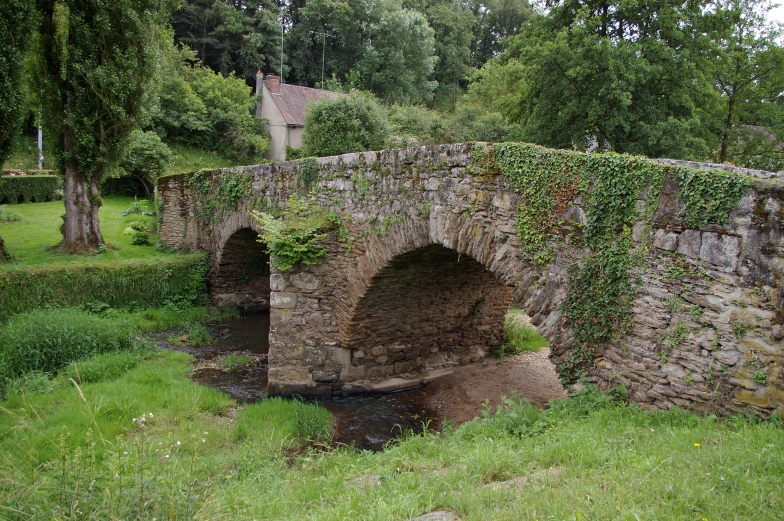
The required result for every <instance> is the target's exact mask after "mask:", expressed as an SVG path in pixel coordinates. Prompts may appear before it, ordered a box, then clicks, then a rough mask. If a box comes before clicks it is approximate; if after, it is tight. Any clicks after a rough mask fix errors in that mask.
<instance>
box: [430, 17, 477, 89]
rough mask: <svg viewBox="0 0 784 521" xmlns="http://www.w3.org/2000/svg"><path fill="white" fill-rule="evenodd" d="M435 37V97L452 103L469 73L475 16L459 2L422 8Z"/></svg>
mask: <svg viewBox="0 0 784 521" xmlns="http://www.w3.org/2000/svg"><path fill="white" fill-rule="evenodd" d="M425 13H426V14H427V19H428V23H429V24H430V27H432V28H433V31H434V36H435V54H436V56H437V57H438V61H437V62H436V65H435V79H436V81H437V82H438V89H437V91H436V98H445V99H448V100H449V101H451V102H452V103H454V102H455V101H457V97H458V96H459V95H460V94H461V93H462V92H463V88H464V86H465V83H466V80H467V78H468V76H469V75H470V73H471V44H472V43H473V39H474V27H475V26H476V17H475V16H474V14H473V13H472V12H471V11H469V10H468V9H466V8H464V7H463V6H462V5H460V4H458V3H456V2H453V3H449V4H447V3H436V4H434V5H431V6H430V7H428V8H427V10H426V11H425Z"/></svg>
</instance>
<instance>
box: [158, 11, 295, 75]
mask: <svg viewBox="0 0 784 521" xmlns="http://www.w3.org/2000/svg"><path fill="white" fill-rule="evenodd" d="M278 10H279V9H278V6H277V5H276V4H275V2H273V1H272V0H261V1H253V0H182V5H181V7H180V8H179V9H177V10H176V11H175V12H174V13H173V14H172V18H171V19H172V26H173V27H174V38H175V41H176V42H177V43H183V44H185V45H187V46H189V47H190V48H192V49H193V50H195V51H196V53H197V55H198V57H199V60H200V61H201V64H202V66H206V67H209V68H210V69H212V70H214V71H217V72H220V73H221V74H223V75H224V76H228V75H229V74H231V73H232V72H234V73H235V74H236V75H237V76H238V77H240V78H243V79H244V80H245V82H246V83H247V84H248V85H250V86H252V85H254V82H255V81H256V71H257V70H264V69H266V68H268V67H269V66H270V65H272V64H274V63H275V62H276V60H275V57H276V56H277V55H278V53H279V51H280V25H279V24H278V18H277V16H278Z"/></svg>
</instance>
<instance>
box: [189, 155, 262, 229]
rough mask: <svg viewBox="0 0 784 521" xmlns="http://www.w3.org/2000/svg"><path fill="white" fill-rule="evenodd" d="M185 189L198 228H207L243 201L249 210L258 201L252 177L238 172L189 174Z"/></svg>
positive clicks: (221, 171)
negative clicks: (191, 204)
mask: <svg viewBox="0 0 784 521" xmlns="http://www.w3.org/2000/svg"><path fill="white" fill-rule="evenodd" d="M188 186H189V187H190V189H191V197H192V198H193V200H194V203H195V204H194V205H193V208H194V212H195V214H196V219H197V220H198V221H199V224H200V225H201V226H207V227H211V226H212V224H213V223H215V222H217V221H219V220H220V219H221V218H223V217H224V216H225V215H226V213H227V212H230V211H232V210H236V209H237V208H238V206H239V205H240V202H241V201H243V200H244V201H245V202H246V204H247V205H248V206H249V207H256V206H257V203H259V202H260V200H259V198H258V196H257V195H256V191H255V190H254V189H253V177H252V176H250V175H248V174H247V173H245V172H242V171H236V170H230V169H227V168H223V169H220V170H199V171H198V172H195V173H194V174H191V175H190V177H189V178H188Z"/></svg>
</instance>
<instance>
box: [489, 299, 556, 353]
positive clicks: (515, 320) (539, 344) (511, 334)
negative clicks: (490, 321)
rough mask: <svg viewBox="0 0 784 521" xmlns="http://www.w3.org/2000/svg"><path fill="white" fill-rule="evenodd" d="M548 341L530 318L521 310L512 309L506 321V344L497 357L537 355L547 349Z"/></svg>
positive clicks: (499, 350) (502, 346)
mask: <svg viewBox="0 0 784 521" xmlns="http://www.w3.org/2000/svg"><path fill="white" fill-rule="evenodd" d="M547 345H548V343H547V339H546V338H544V337H542V336H541V335H540V334H539V333H537V331H536V328H534V327H533V326H532V325H531V324H530V322H529V321H528V316H527V315H526V314H525V312H523V311H522V310H519V309H510V310H509V312H507V314H506V318H505V319H504V343H503V344H502V345H501V347H500V348H499V349H498V352H497V353H496V354H497V356H499V357H503V356H504V355H516V354H520V353H536V352H539V350H541V349H542V348H543V347H547Z"/></svg>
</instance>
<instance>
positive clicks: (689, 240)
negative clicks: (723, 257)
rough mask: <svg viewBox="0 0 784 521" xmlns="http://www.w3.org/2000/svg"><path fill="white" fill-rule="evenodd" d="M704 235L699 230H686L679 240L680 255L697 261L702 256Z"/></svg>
mask: <svg viewBox="0 0 784 521" xmlns="http://www.w3.org/2000/svg"><path fill="white" fill-rule="evenodd" d="M701 246H702V234H701V233H700V232H699V231H697V230H684V231H683V233H681V236H680V238H679V239H678V253H680V254H681V255H685V256H686V257H689V258H692V259H696V258H698V257H699V256H700V247H701Z"/></svg>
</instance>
